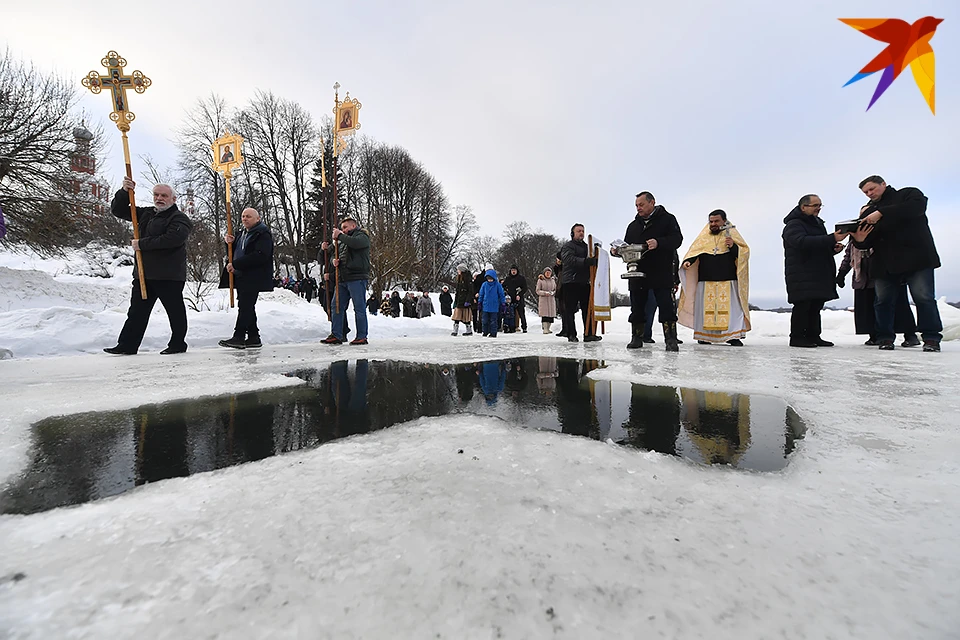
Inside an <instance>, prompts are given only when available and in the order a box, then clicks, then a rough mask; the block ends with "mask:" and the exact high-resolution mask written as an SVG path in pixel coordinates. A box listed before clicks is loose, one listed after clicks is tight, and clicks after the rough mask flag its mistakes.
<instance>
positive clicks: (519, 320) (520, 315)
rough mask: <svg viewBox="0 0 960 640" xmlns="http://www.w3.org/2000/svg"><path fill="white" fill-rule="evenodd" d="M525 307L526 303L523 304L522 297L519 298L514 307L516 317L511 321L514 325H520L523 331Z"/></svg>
mask: <svg viewBox="0 0 960 640" xmlns="http://www.w3.org/2000/svg"><path fill="white" fill-rule="evenodd" d="M525 307H526V305H525V304H524V302H523V299H522V298H521V300H520V301H519V302H517V306H516V307H515V309H516V312H517V317H516V319H515V320H514V322H513V326H514V327H520V328H521V329H523V330H524V331H526V330H527V312H526V310H525Z"/></svg>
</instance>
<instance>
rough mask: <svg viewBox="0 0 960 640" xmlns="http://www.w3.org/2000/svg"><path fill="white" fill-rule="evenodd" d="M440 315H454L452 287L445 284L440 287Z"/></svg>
mask: <svg viewBox="0 0 960 640" xmlns="http://www.w3.org/2000/svg"><path fill="white" fill-rule="evenodd" d="M439 300H440V315H442V316H447V317H448V318H449V317H450V316H452V315H453V296H452V295H450V287H448V286H447V285H443V287H442V288H441V289H440V297H439Z"/></svg>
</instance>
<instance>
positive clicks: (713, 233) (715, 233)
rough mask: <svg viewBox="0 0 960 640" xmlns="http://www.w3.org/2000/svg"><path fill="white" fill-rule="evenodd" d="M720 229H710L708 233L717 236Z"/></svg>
mask: <svg viewBox="0 0 960 640" xmlns="http://www.w3.org/2000/svg"><path fill="white" fill-rule="evenodd" d="M720 231H721V230H720V229H717V230H716V231H714V230H713V229H710V235H712V236H718V235H720Z"/></svg>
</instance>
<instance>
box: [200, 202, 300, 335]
mask: <svg viewBox="0 0 960 640" xmlns="http://www.w3.org/2000/svg"><path fill="white" fill-rule="evenodd" d="M240 221H241V222H242V223H243V230H242V231H241V232H240V235H239V236H232V235H230V234H224V236H223V241H224V242H226V243H227V244H232V245H233V262H228V263H227V266H226V267H225V268H224V270H223V273H222V274H221V275H220V288H221V289H224V288H226V287H228V286H230V285H229V281H230V280H229V275H228V273H232V274H233V286H234V287H235V288H236V290H237V323H236V325H234V327H233V337H232V338H228V339H227V340H221V341H220V343H219V344H220V346H221V347H232V348H234V349H256V348H258V347H262V346H263V344H262V343H261V342H260V329H259V328H258V327H257V298H258V297H259V295H260V292H261V291H273V278H272V277H270V274H271V273H273V235H272V234H271V233H270V229H268V228H267V225H265V224H264V223H263V222H262V221H261V220H260V213H259V212H258V211H257V210H256V209H250V208H247V209H244V210H243V212H242V213H241V214H240ZM307 280H308V279H306V278H305V279H304V282H307Z"/></svg>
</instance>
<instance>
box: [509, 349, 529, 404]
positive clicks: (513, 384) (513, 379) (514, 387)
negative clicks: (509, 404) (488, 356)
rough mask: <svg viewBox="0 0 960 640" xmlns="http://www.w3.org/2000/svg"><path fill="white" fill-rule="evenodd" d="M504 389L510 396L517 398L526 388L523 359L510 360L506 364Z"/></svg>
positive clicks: (526, 378) (525, 372)
mask: <svg viewBox="0 0 960 640" xmlns="http://www.w3.org/2000/svg"><path fill="white" fill-rule="evenodd" d="M507 366H508V370H507V382H506V388H507V391H509V392H510V395H512V396H514V397H519V396H520V394H521V393H522V392H523V391H524V390H525V389H526V388H527V380H528V377H527V371H526V367H525V365H524V359H523V358H517V359H515V360H511V361H510V362H509V363H508V365H507Z"/></svg>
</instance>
